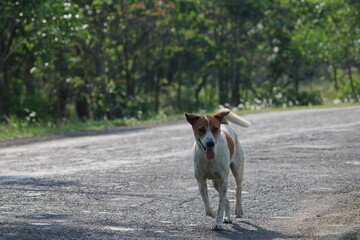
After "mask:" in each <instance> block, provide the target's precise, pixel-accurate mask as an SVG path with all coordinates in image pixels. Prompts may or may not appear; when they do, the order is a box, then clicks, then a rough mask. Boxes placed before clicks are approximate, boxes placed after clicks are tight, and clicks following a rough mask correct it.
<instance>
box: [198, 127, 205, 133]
mask: <svg viewBox="0 0 360 240" xmlns="http://www.w3.org/2000/svg"><path fill="white" fill-rule="evenodd" d="M198 131H199V132H200V133H206V130H205V128H204V127H201V128H199V129H198Z"/></svg>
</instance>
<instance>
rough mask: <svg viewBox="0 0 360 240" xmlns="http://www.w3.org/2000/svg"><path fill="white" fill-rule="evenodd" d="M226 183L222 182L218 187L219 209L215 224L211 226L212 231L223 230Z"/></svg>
mask: <svg viewBox="0 0 360 240" xmlns="http://www.w3.org/2000/svg"><path fill="white" fill-rule="evenodd" d="M227 184H228V183H227V181H223V182H222V183H220V185H219V207H218V210H217V214H216V219H215V224H214V226H213V229H214V230H223V224H222V223H223V219H224V210H225V204H226V201H227V198H226V192H227Z"/></svg>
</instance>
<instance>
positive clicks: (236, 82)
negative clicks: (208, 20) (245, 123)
mask: <svg viewBox="0 0 360 240" xmlns="http://www.w3.org/2000/svg"><path fill="white" fill-rule="evenodd" d="M235 24H236V29H235V39H236V42H235V53H234V56H233V69H232V84H231V85H232V86H231V103H232V105H233V106H238V105H239V104H240V74H239V73H240V64H239V62H238V58H239V56H240V22H239V20H237V21H236V23H235Z"/></svg>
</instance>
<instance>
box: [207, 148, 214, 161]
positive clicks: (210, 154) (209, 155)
mask: <svg viewBox="0 0 360 240" xmlns="http://www.w3.org/2000/svg"><path fill="white" fill-rule="evenodd" d="M205 155H206V158H207V159H208V160H213V159H214V158H215V152H214V148H205Z"/></svg>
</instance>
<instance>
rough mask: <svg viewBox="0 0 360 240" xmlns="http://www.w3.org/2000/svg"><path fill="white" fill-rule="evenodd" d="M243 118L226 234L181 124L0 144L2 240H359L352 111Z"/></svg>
mask: <svg viewBox="0 0 360 240" xmlns="http://www.w3.org/2000/svg"><path fill="white" fill-rule="evenodd" d="M243 117H244V118H245V119H247V120H249V121H251V122H252V124H253V125H252V127H251V128H248V129H245V128H241V127H238V126H234V128H235V129H236V131H237V132H238V135H239V138H240V142H241V143H242V146H243V149H244V152H245V180H244V185H243V191H244V192H243V209H244V218H242V219H236V220H234V221H233V224H227V225H225V231H222V232H218V231H212V230H211V226H212V223H213V219H211V218H209V217H207V216H205V213H204V207H203V203H202V201H201V198H200V195H199V193H198V190H197V184H196V181H195V179H194V177H193V166H192V160H191V148H192V144H193V136H192V130H191V127H190V125H189V124H188V123H187V122H186V121H185V120H184V121H182V122H177V123H173V124H160V125H158V126H155V127H150V128H143V129H132V130H126V131H124V130H122V131H117V130H116V129H114V130H113V131H112V132H111V133H109V132H106V133H103V134H98V133H97V134H95V135H90V136H80V137H68V138H63V139H56V140H51V141H45V142H35V143H31V139H30V140H29V141H30V143H28V144H25V145H18V146H11V147H9V146H8V147H5V148H4V147H3V148H0V239H20V240H22V239H288V238H291V239H312V238H316V239H360V233H359V232H360V107H359V106H356V107H344V108H331V109H316V110H315V109H313V110H294V111H283V112H268V113H257V114H247V115H243ZM209 185H211V184H209ZM229 189H230V190H229V193H228V196H229V198H230V204H231V209H232V214H234V205H235V202H234V200H235V196H234V195H235V191H234V190H235V184H234V180H233V179H231V180H230V186H229ZM209 194H210V202H211V204H212V206H213V207H214V208H215V207H216V206H217V203H218V196H217V194H216V192H215V190H214V189H213V188H211V189H210V192H209Z"/></svg>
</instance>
